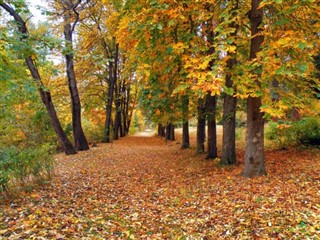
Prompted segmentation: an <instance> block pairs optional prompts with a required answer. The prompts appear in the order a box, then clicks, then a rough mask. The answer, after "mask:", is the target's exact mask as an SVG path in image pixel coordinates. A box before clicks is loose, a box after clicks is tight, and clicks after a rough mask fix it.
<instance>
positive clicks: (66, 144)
mask: <svg viewBox="0 0 320 240" xmlns="http://www.w3.org/2000/svg"><path fill="white" fill-rule="evenodd" d="M0 6H1V7H2V8H3V9H5V10H6V11H7V12H8V13H9V14H10V15H11V16H12V17H14V20H15V22H16V23H17V25H18V30H19V32H21V33H22V34H23V38H22V39H21V40H22V41H23V39H26V38H28V29H27V26H26V22H25V21H24V20H23V19H22V18H21V16H20V15H19V14H18V13H17V12H16V11H15V10H14V9H13V8H12V7H11V6H9V5H7V4H6V3H1V2H0ZM25 61H26V64H27V66H28V68H29V71H30V73H31V76H32V78H33V79H34V81H35V82H36V84H37V86H38V91H39V93H40V96H41V100H42V102H43V104H44V105H45V107H46V110H47V112H48V115H49V117H50V121H51V125H52V127H53V130H54V131H55V133H56V135H57V136H58V140H59V142H60V144H61V147H62V149H63V151H64V152H65V153H66V154H67V155H69V154H75V153H77V152H76V150H75V149H74V147H73V146H72V144H71V142H70V141H69V139H68V138H67V135H66V134H65V132H64V131H63V128H62V126H61V124H60V121H59V118H58V116H57V113H56V110H55V108H54V105H53V102H52V99H51V94H50V91H49V90H44V89H45V87H44V85H43V83H42V81H41V77H40V74H39V71H38V69H37V66H36V64H35V63H34V62H33V60H32V58H31V56H27V57H26V59H25Z"/></svg>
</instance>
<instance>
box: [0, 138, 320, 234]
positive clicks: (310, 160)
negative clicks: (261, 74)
mask: <svg viewBox="0 0 320 240" xmlns="http://www.w3.org/2000/svg"><path fill="white" fill-rule="evenodd" d="M179 148H180V146H179V145H178V144H171V145H166V144H165V143H164V142H163V141H162V140H161V139H160V138H156V137H151V138H150V137H149V138H148V137H127V138H125V139H121V140H120V141H117V142H115V143H113V144H109V145H108V144H101V145H99V146H98V147H97V148H93V149H91V150H90V151H86V152H81V153H79V154H77V155H73V156H68V157H66V156H64V155H62V154H61V155H57V157H56V161H57V163H58V164H57V167H56V169H55V176H54V179H53V181H52V182H51V183H50V184H49V185H46V186H44V187H42V188H40V189H36V190H35V191H33V192H31V193H28V194H25V195H24V196H23V197H22V198H17V199H16V200H14V201H13V202H11V203H9V202H7V203H3V204H2V205H1V206H0V208H1V211H0V236H2V237H3V238H10V239H23V238H30V239H32V238H36V239H49V238H54V239H68V238H73V239H75V238H77V239H186V238H192V239H225V238H229V239H253V238H275V239H284V238H285V239H288V238H309V239H316V238H317V236H318V235H319V234H320V217H319V216H320V205H319V199H320V177H319V176H320V174H319V173H320V171H319V170H320V163H319V159H320V151H319V150H317V149H312V150H305V151H300V150H294V149H291V150H288V151H278V152H274V151H269V152H267V153H266V157H267V166H268V172H269V175H268V176H265V177H259V178H255V179H245V178H242V177H240V176H239V174H240V173H241V171H242V168H243V166H242V164H239V165H237V166H234V167H219V166H218V165H217V162H216V161H213V162H210V161H204V160H203V159H202V157H201V156H195V155H194V150H193V149H189V150H183V151H182V150H179ZM239 157H240V160H241V159H242V156H241V154H240V155H239Z"/></svg>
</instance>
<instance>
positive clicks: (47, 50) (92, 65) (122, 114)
mask: <svg viewBox="0 0 320 240" xmlns="http://www.w3.org/2000/svg"><path fill="white" fill-rule="evenodd" d="M48 4H49V5H50V6H49V8H48V9H43V10H44V11H45V12H46V14H47V15H48V18H49V20H50V21H49V24H50V25H49V24H45V23H43V24H42V25H41V26H42V33H41V36H40V37H37V36H36V34H35V31H36V30H35V29H36V26H34V25H33V24H32V22H29V20H30V12H29V10H28V6H27V4H26V3H25V2H21V1H10V2H7V1H0V7H1V8H2V9H3V10H5V12H6V13H7V14H9V15H10V16H11V17H13V19H14V22H13V24H12V25H11V24H9V25H8V27H6V28H1V31H2V36H3V38H4V39H3V40H5V41H6V42H5V44H3V45H2V46H3V53H8V52H9V51H11V50H12V49H18V52H16V53H15V55H14V56H8V58H10V63H9V62H8V61H3V62H1V63H2V66H1V69H5V68H7V67H8V65H10V64H11V65H12V63H13V62H18V61H19V59H22V58H24V59H25V63H26V65H22V66H19V67H21V69H23V68H24V66H26V67H27V68H28V69H29V72H30V75H31V77H32V79H33V80H34V85H35V86H36V87H37V89H38V91H39V93H40V96H41V100H42V103H43V104H44V106H45V108H46V110H47V113H48V116H49V118H50V121H51V126H52V127H53V130H54V132H55V133H56V136H57V138H58V140H59V142H60V145H61V147H62V149H63V150H64V152H65V153H66V154H74V153H76V152H77V151H83V150H88V149H89V144H88V141H87V138H86V136H85V134H84V131H83V127H82V122H83V121H82V120H81V116H82V112H83V107H82V106H81V100H80V93H79V87H78V85H80V90H82V92H84V93H83V94H82V101H83V99H84V98H85V97H86V98H87V99H92V98H95V100H94V101H92V102H90V101H83V102H85V104H86V106H85V108H86V109H85V110H86V111H87V112H92V114H91V115H94V114H97V113H98V114H101V113H102V112H103V111H105V133H104V141H105V142H111V141H112V140H113V139H118V138H119V136H121V137H123V136H125V135H127V134H128V132H129V127H130V122H131V117H132V111H133V106H134V105H135V101H136V100H135V95H136V93H135V91H136V90H135V89H134V88H135V87H134V86H133V87H132V86H131V85H132V83H133V82H134V79H133V76H129V75H122V74H120V73H121V71H123V66H124V62H125V58H124V56H123V55H122V53H121V52H119V47H118V43H117V42H116V40H115V37H114V36H113V35H111V34H109V32H108V31H109V30H110V29H109V27H108V26H107V21H108V19H109V17H110V16H109V15H110V14H111V13H112V12H116V9H115V8H114V6H111V5H109V6H107V5H106V4H103V3H101V2H99V1H91V2H90V1H81V0H79V1H72V0H68V1H51V2H48ZM109 7H112V9H109V12H103V11H101V9H103V8H109ZM5 12H2V15H3V16H4V17H5V18H6V19H9V17H8V16H7V15H6V14H5ZM41 26H40V27H38V29H40V30H38V31H41ZM14 28H16V29H17V30H18V31H17V30H14ZM29 28H30V29H31V31H30V30H29ZM76 28H77V30H76ZM88 32H90V33H91V35H90V34H89V35H88ZM61 33H63V34H61ZM92 34H93V35H94V38H93V35H92ZM95 34H97V35H95ZM61 35H62V36H63V40H62V41H60V40H58V39H59V37H60V36H61ZM76 48H78V49H80V50H78V51H77V50H75V49H76ZM54 54H61V55H64V58H65V59H64V62H63V63H61V62H60V64H59V65H58V66H57V67H58V68H59V71H61V70H62V67H63V65H64V66H65V74H66V77H67V86H68V89H69V100H68V99H67V98H65V96H64V95H65V94H64V93H61V92H60V91H59V90H56V89H55V88H57V87H58V86H59V85H60V83H61V81H63V78H65V77H64V75H63V71H61V74H60V75H58V77H57V76H54V75H51V76H50V74H48V73H47V72H49V71H52V72H54V69H53V68H54V66H52V65H51V66H48V62H50V59H49V57H50V55H54ZM11 67H12V66H11ZM15 67H17V65H16V66H15ZM16 70H17V69H15V71H16ZM46 71H47V72H46ZM22 72H23V70H22ZM4 73H5V72H4ZM27 77H28V76H26V75H25V74H22V76H21V75H20V76H18V75H16V76H14V74H12V73H7V74H4V76H3V78H4V80H7V81H10V80H12V79H15V78H27ZM61 78H62V80H61ZM26 82H27V81H25V83H26ZM25 83H22V85H24V84H25ZM132 88H133V90H132ZM51 92H54V94H53V95H54V96H53V95H52V94H51ZM86 94H87V96H86ZM53 98H56V99H53ZM59 98H61V99H62V101H59ZM66 99H67V101H68V102H70V104H71V121H72V124H71V126H72V132H73V139H74V145H73V144H71V142H70V141H69V139H68V136H67V134H66V132H65V130H64V128H66V127H63V126H65V125H66V123H61V122H60V119H59V117H58V115H59V114H60V116H61V115H63V114H61V113H60V111H61V108H59V105H61V103H62V104H64V103H63V101H65V100H66ZM97 99H98V100H97ZM54 100H55V102H56V103H57V104H54V103H53V102H54ZM19 104H21V103H17V105H19ZM56 105H58V108H57V107H56ZM12 107H14V106H12ZM57 109H59V110H57ZM64 109H65V108H64ZM62 111H69V110H62ZM94 117H95V116H91V118H94ZM93 122H95V121H93ZM98 124H101V122H98Z"/></svg>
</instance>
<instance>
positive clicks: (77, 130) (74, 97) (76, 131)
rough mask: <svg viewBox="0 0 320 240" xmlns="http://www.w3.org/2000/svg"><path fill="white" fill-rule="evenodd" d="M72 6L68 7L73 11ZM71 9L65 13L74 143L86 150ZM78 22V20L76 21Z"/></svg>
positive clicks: (67, 67) (77, 148) (79, 148)
mask: <svg viewBox="0 0 320 240" xmlns="http://www.w3.org/2000/svg"><path fill="white" fill-rule="evenodd" d="M71 9H72V8H71V6H70V8H69V9H68V10H69V11H71ZM69 11H66V12H65V15H64V23H65V25H64V32H63V33H64V39H65V47H66V49H67V54H66V55H65V58H66V72H67V78H68V86H69V92H70V97H71V109H72V128H73V137H74V145H75V148H76V150H78V151H84V150H88V149H89V145H88V142H87V139H86V137H85V135H84V132H83V129H82V125H81V103H80V97H79V92H78V87H77V82H76V76H75V72H74V60H73V58H74V56H73V40H72V35H73V30H74V26H71V24H70V19H71V16H70V13H69ZM74 24H76V22H75V23H74Z"/></svg>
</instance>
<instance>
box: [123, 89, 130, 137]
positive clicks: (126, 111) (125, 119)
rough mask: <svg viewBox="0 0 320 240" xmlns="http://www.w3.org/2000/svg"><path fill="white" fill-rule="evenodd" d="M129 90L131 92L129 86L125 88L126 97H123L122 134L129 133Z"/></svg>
mask: <svg viewBox="0 0 320 240" xmlns="http://www.w3.org/2000/svg"><path fill="white" fill-rule="evenodd" d="M130 92H131V86H130V84H129V86H128V87H127V88H126V98H125V99H124V103H125V105H124V114H123V122H124V134H125V135H127V134H128V133H129V127H130V122H129V121H130V115H129V105H130V100H131V98H130Z"/></svg>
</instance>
